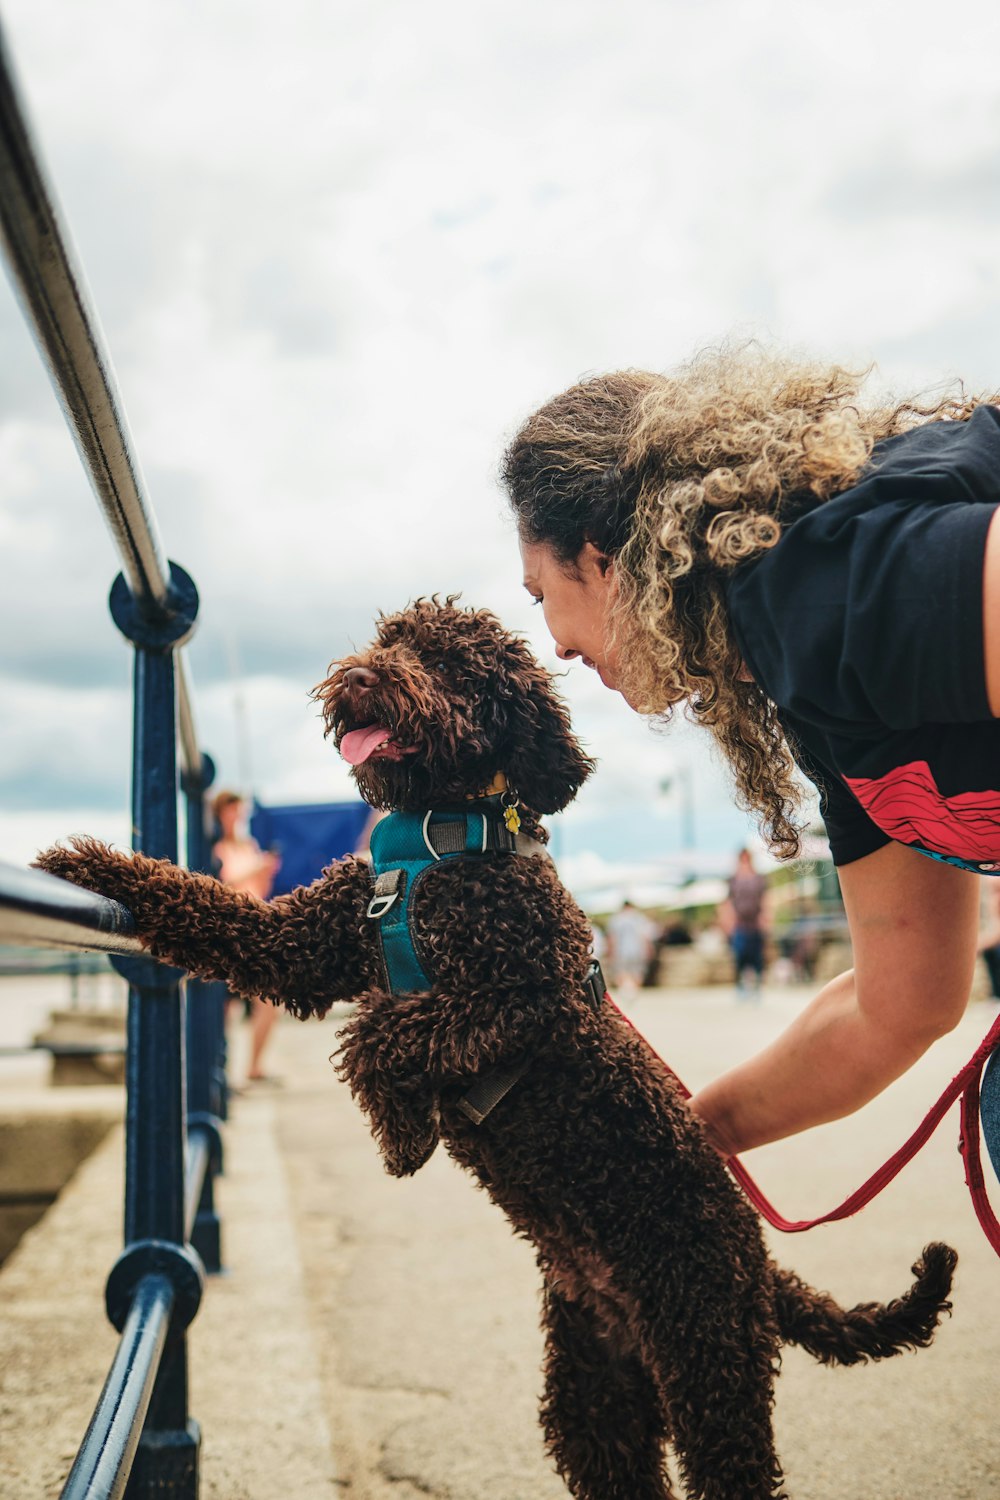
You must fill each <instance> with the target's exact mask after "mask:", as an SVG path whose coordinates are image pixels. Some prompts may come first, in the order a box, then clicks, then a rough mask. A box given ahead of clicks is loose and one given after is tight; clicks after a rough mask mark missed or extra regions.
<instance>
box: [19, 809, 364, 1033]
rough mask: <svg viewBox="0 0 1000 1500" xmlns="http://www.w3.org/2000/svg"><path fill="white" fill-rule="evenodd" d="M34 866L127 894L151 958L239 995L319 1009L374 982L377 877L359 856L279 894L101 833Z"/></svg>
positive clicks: (108, 892)
mask: <svg viewBox="0 0 1000 1500" xmlns="http://www.w3.org/2000/svg"><path fill="white" fill-rule="evenodd" d="M37 864H38V865H39V867H40V868H41V869H43V870H47V871H48V872H49V873H50V874H52V875H59V876H61V877H62V878H63V879H64V880H71V881H72V882H73V883H74V885H79V886H83V887H85V888H86V889H88V890H93V891H99V892H100V893H101V894H102V895H105V896H112V897H114V899H115V900H116V901H121V902H122V903H123V904H124V905H125V906H127V907H128V908H129V910H130V911H131V913H132V915H133V917H134V918H135V923H136V929H137V931H138V933H139V936H140V938H141V939H142V940H143V942H144V943H145V944H146V946H147V947H148V949H149V951H150V953H152V954H153V955H154V957H156V958H163V959H166V960H168V962H170V963H174V964H178V965H179V966H180V967H182V968H185V969H190V970H191V971H192V973H195V974H198V975H200V976H202V977H203V978H205V979H221V980H223V981H224V982H225V983H226V984H227V985H229V987H230V988H231V989H232V990H233V991H234V993H236V994H240V995H246V996H249V997H252V996H255V995H259V996H261V997H262V998H264V999H267V1000H273V1001H276V1002H278V1003H280V1004H282V1005H284V1006H286V1007H287V1008H288V1009H289V1010H291V1011H292V1012H293V1013H294V1014H296V1015H298V1016H307V1015H317V1014H318V1015H322V1014H324V1013H325V1012H326V1011H327V1010H328V1009H329V1007H330V1005H331V1003H332V1002H333V1001H334V1000H336V999H346V998H350V997H351V996H352V995H354V994H356V993H357V992H358V991H359V990H361V989H364V987H365V986H366V985H367V984H369V983H371V980H372V977H373V971H374V968H375V962H376V959H375V953H374V949H373V948H372V945H371V941H370V939H369V937H368V935H367V932H366V931H365V918H364V910H365V904H366V902H367V900H368V897H369V895H370V887H371V878H370V875H369V872H368V869H367V867H366V866H365V865H363V864H361V863H359V862H358V861H356V860H343V861H341V862H340V863H339V864H337V865H333V866H331V868H330V869H329V870H328V871H326V872H325V874H324V876H323V878H322V879H321V880H318V881H316V882H315V883H314V884H313V885H311V886H301V887H299V889H298V890H295V891H291V892H289V894H288V895H287V896H280V897H278V899H277V900H275V901H260V900H258V899H257V897H256V896H250V895H248V894H247V893H246V892H243V891H234V890H232V889H231V888H230V887H229V886H225V885H222V884H221V883H220V882H219V881H218V880H214V879H213V878H212V877H211V876H209V875H200V874H196V873H194V872H192V871H190V870H182V869H180V868H179V867H178V866H177V865H174V864H171V862H170V861H169V860H165V859H150V858H149V857H148V856H147V855H144V854H124V853H121V852H119V851H116V850H113V849H109V848H108V847H107V846H106V845H104V844H102V843H100V842H99V841H98V840H97V839H90V838H77V839H74V840H72V843H71V844H70V845H69V846H57V847H56V848H53V849H47V850H46V851H45V852H44V853H43V854H41V855H39V857H38V860H37Z"/></svg>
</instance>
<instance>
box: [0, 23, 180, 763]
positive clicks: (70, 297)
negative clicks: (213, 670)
mask: <svg viewBox="0 0 1000 1500" xmlns="http://www.w3.org/2000/svg"><path fill="white" fill-rule="evenodd" d="M0 239H2V240H3V242H4V246H5V248H6V252H7V263H8V267H9V269H10V273H11V276H12V279H13V283H14V288H15V291H16V292H17V294H18V296H19V298H20V301H21V303H22V306H23V309H24V313H25V316H26V317H27V319H28V321H29V323H30V324H31V325H32V327H33V328H34V331H35V336H36V338H37V340H38V345H39V348H40V349H41V351H42V353H43V355H44V357H45V361H46V363H47V365H48V368H49V374H50V376H51V378H52V382H53V385H54V386H55V389H56V394H57V395H58V397H59V400H60V402H61V403H62V406H63V409H64V411H65V413H66V418H67V421H68V422H69V427H70V431H71V432H72V434H73V438H74V441H75V442H76V446H77V449H78V450H79V453H80V457H81V458H82V460H83V465H84V468H85V469H86V471H87V474H88V476H89V479H90V482H91V485H92V486H93V489H94V493H95V494H96V496H97V499H98V502H99V504H100V506H101V509H102V511H103V513H104V517H105V520H106V521H107V523H108V526H109V528H110V530H111V535H112V537H113V539H114V542H115V545H116V547H117V550H118V553H119V555H120V557H121V561H122V568H123V571H124V574H125V579H126V582H127V583H128V587H129V592H130V593H131V594H132V596H133V598H134V599H135V600H136V601H137V603H138V604H139V605H140V606H141V607H142V608H143V610H144V612H145V613H147V614H148V615H149V617H150V619H151V620H154V621H155V620H158V619H161V618H163V619H170V618H171V617H172V616H173V613H174V611H173V608H172V589H171V582H170V570H169V567H168V564H167V562H166V558H165V554H164V551H163V547H162V544H161V541H160V537H159V531H158V528H157V525H156V518H155V516H154V514H153V511H152V507H151V505H150V503H149V500H148V496H147V491H146V485H145V481H144V479H143V477H142V469H141V467H140V464H139V460H138V457H137V455H136V452H135V445H134V443H133V440H132V434H131V431H130V429H129V425H128V419H127V417H126V415H125V408H124V406H123V404H122V399H121V396H120V394H119V391H118V385H117V381H116V380H115V375H114V370H113V368H112V365H111V359H110V357H109V355H108V351H107V347H106V345H105V342H104V335H103V332H102V330H101V325H100V321H99V319H98V317H97V314H96V312H95V311H94V308H93V306H92V304H91V301H90V295H89V292H88V290H87V283H86V278H85V277H84V274H83V271H82V269H81V267H80V265H79V264H78V262H77V260H76V257H75V254H74V252H73V248H72V241H71V238H70V235H69V233H68V231H67V230H66V229H65V228H64V226H63V224H62V222H61V216H60V212H59V208H58V204H57V201H56V197H55V194H54V192H53V190H52V188H51V186H50V185H49V182H48V180H47V177H46V173H45V171H44V169H43V166H42V163H41V160H40V157H39V155H38V152H37V150H36V148H35V146H34V144H33V142H32V139H31V133H30V131H29V128H28V124H27V117H26V112H25V110H24V108H23V106H22V104H21V99H20V92H19V90H18V87H17V84H16V75H15V71H14V67H13V64H12V61H11V58H10V55H9V53H8V51H7V49H6V47H5V45H4V39H3V32H2V30H0ZM177 675H178V717H179V721H180V741H181V756H182V762H183V765H184V768H185V769H186V770H188V771H190V772H191V773H192V774H198V772H199V768H200V753H199V750H198V737H197V735H196V733H195V727H194V716H193V712H192V708H191V695H190V692H189V689H188V683H187V676H186V673H185V670H184V665H183V659H182V658H181V657H180V655H178V674H177Z"/></svg>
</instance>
